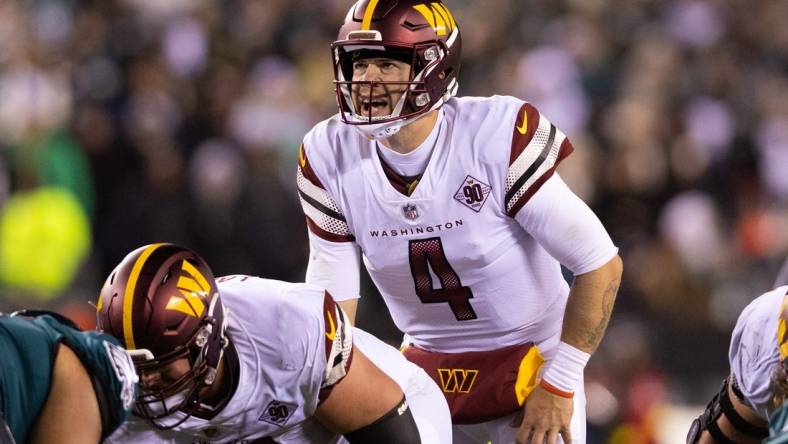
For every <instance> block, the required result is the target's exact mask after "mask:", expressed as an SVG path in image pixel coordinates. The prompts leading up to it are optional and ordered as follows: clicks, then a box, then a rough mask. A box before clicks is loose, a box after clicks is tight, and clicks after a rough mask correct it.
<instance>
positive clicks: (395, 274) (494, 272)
mask: <svg viewBox="0 0 788 444" xmlns="http://www.w3.org/2000/svg"><path fill="white" fill-rule="evenodd" d="M439 113H440V115H439V119H438V123H437V124H436V125H438V128H437V130H436V131H437V137H436V140H435V147H434V148H433V152H432V155H431V158H430V161H429V163H428V164H427V167H426V170H425V172H424V173H423V175H422V177H421V178H420V181H419V182H418V184H417V185H415V189H413V190H412V193H411V194H410V195H406V193H403V192H401V191H399V190H398V189H397V188H395V186H393V184H392V182H391V181H390V179H389V176H387V174H386V169H387V168H388V166H387V165H385V163H384V162H382V161H381V156H380V154H379V149H380V147H379V146H378V145H377V142H376V141H374V140H368V139H367V138H365V137H363V136H362V135H361V134H360V133H359V132H358V131H356V130H355V129H354V128H353V127H352V126H350V125H347V124H344V123H342V122H341V120H340V119H339V118H338V117H337V116H334V117H332V118H330V119H328V120H326V121H323V122H321V123H319V124H318V125H316V126H315V127H314V128H313V129H312V131H310V132H309V133H308V134H307V135H306V137H305V138H304V142H303V145H302V147H301V151H300V156H299V168H298V173H297V174H298V177H297V178H298V187H299V195H300V197H301V203H302V207H303V209H304V212H305V214H306V216H307V225H308V226H309V229H310V232H311V234H312V235H314V236H318V237H319V238H321V239H322V240H325V241H330V242H333V243H341V242H355V243H357V244H358V245H359V246H360V248H361V251H362V253H363V260H364V264H365V266H366V268H367V270H368V271H369V274H370V276H371V277H372V279H373V281H374V283H375V284H376V286H377V288H378V289H379V290H380V292H381V294H382V296H383V298H384V300H385V302H386V304H387V306H388V308H389V311H390V312H391V315H392V318H393V320H394V322H395V323H396V325H397V327H398V328H399V329H400V330H402V331H403V332H405V333H407V334H408V335H410V336H411V337H412V340H413V342H414V343H415V344H416V345H419V346H421V347H423V348H426V349H428V350H437V351H442V352H462V351H477V350H489V349H492V348H499V347H503V346H507V345H512V344H519V343H523V342H524V341H533V342H535V343H537V344H539V343H542V342H543V341H546V340H548V339H550V340H551V342H552V343H557V340H558V339H557V338H558V336H559V334H560V329H561V322H562V318H563V312H564V308H565V305H566V298H567V295H568V291H569V288H568V285H567V283H566V282H565V280H564V279H563V277H562V274H561V268H560V264H559V262H558V261H557V260H556V259H555V258H554V257H553V256H551V254H550V253H548V250H547V249H546V248H547V247H546V246H545V245H541V244H540V241H539V240H537V238H536V237H534V236H533V235H532V233H529V232H528V231H527V230H525V229H523V226H521V223H520V222H518V220H517V218H518V216H517V215H518V212H520V211H521V208H523V206H524V205H525V204H526V203H527V202H528V201H529V199H531V198H532V196H533V195H534V193H536V192H537V190H539V189H540V188H541V187H542V186H543V185H544V184H545V182H546V181H547V180H548V179H549V178H550V177H551V176H552V175H553V173H554V171H555V168H556V166H557V165H558V163H559V162H560V161H561V160H562V159H564V158H565V157H566V156H567V155H569V154H570V153H571V152H572V150H573V147H572V145H571V143H570V142H569V140H568V139H567V138H566V136H564V134H563V133H561V131H559V130H558V129H557V128H556V127H555V126H554V125H553V124H551V123H550V121H549V120H548V119H546V118H545V117H544V116H542V115H541V114H540V113H539V112H538V111H537V110H536V109H535V108H534V107H533V106H532V105H530V104H528V103H526V102H523V101H521V100H519V99H516V98H513V97H502V96H494V97H490V98H469V97H464V98H455V99H451V100H449V101H448V102H447V103H446V104H445V105H444V106H443V107H442V108H441V109H440V111H439ZM567 192H568V193H569V194H572V193H571V192H569V191H568V189H567ZM572 196H573V197H575V196H574V195H573V194H572ZM548 198H552V197H550V196H548ZM575 198H576V197H575ZM578 201H579V199H578ZM586 209H587V207H586ZM587 211H588V212H589V213H590V215H591V217H590V218H589V217H586V214H585V213H581V214H577V215H568V217H575V218H576V219H583V220H581V221H579V222H578V223H586V222H585V220H584V219H593V220H594V222H593V223H596V224H597V225H598V228H597V225H595V226H594V229H595V230H596V231H595V232H594V233H595V235H596V234H597V233H599V232H601V235H599V236H597V237H603V238H604V239H603V240H602V242H601V244H602V245H603V247H602V248H601V249H599V250H600V251H598V252H596V253H595V254H596V256H595V257H594V258H593V259H590V261H592V262H593V267H591V268H589V269H588V270H583V272H585V271H590V270H591V269H594V267H598V266H601V265H603V264H604V263H606V262H607V261H608V260H610V259H611V258H612V257H614V256H615V253H616V251H617V250H616V248H615V246H614V245H613V244H612V241H610V238H609V236H608V235H607V233H606V232H605V231H604V229H603V228H602V227H601V224H599V222H598V219H596V217H595V216H593V213H591V212H590V210H587ZM589 223H591V221H589ZM549 228H550V227H546V228H545V227H543V228H542V229H543V230H545V231H546V230H548V229H549ZM558 231H560V230H558ZM554 237H555V238H560V239H559V240H558V242H561V243H563V244H564V245H570V247H568V248H567V249H571V248H572V247H571V245H572V244H573V243H574V244H578V245H579V244H582V242H581V239H580V238H581V237H582V236H578V233H574V232H568V233H561V232H556V233H555V234H554ZM573 271H576V272H577V270H573ZM323 284H325V283H323V282H321V285H323ZM329 289H330V287H329ZM335 296H338V295H335Z"/></svg>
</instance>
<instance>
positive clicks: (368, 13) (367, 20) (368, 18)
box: [361, 0, 378, 31]
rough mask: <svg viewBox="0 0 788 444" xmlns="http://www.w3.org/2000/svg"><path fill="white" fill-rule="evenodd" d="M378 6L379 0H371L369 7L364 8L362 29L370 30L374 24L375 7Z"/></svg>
mask: <svg viewBox="0 0 788 444" xmlns="http://www.w3.org/2000/svg"><path fill="white" fill-rule="evenodd" d="M377 6H378V0H369V3H367V9H365V10H364V20H363V21H362V22H361V30H362V31H369V27H370V25H371V24H372V15H373V14H374V13H375V8H376V7H377Z"/></svg>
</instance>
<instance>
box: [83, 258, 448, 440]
mask: <svg viewBox="0 0 788 444" xmlns="http://www.w3.org/2000/svg"><path fill="white" fill-rule="evenodd" d="M97 310H98V325H99V328H101V329H103V330H104V331H106V332H108V333H110V334H112V335H113V336H115V337H116V338H118V339H119V340H120V341H122V342H123V344H124V345H125V347H126V349H127V350H128V352H129V354H130V355H131V356H132V358H133V359H134V364H135V366H136V367H137V370H138V371H139V373H140V396H139V398H138V400H137V403H136V407H135V410H134V413H135V416H132V417H131V418H130V419H129V420H128V421H127V422H126V423H125V424H124V425H123V426H122V427H121V428H120V429H119V430H118V431H117V432H116V433H115V434H113V435H112V436H111V437H110V438H109V442H129V443H147V442H157V443H159V442H170V443H187V442H188V443H191V442H224V443H226V442H233V443H235V442H239V443H240V442H276V443H333V442H346V441H343V438H342V437H341V436H340V434H343V435H344V439H346V440H347V441H349V442H350V443H369V442H375V443H403V444H404V443H419V442H424V443H433V442H434V443H445V444H449V443H451V427H450V424H451V422H450V417H449V410H448V407H447V405H446V401H445V400H444V399H443V397H442V396H441V394H440V391H439V389H438V388H437V387H436V386H435V384H434V383H433V381H432V380H431V379H430V378H429V377H428V376H427V375H426V374H424V372H423V371H422V370H421V369H419V368H418V367H417V366H415V365H413V364H411V363H409V362H408V361H406V360H405V359H404V358H403V357H402V356H401V354H400V353H399V352H398V351H397V350H396V349H394V348H393V347H390V346H388V345H386V344H384V343H382V342H380V341H379V340H377V339H375V338H374V337H372V336H371V335H369V334H367V333H365V332H363V331H361V330H358V329H354V328H353V327H352V326H351V325H350V323H348V322H346V321H345V316H346V315H345V314H344V313H343V312H342V309H341V308H340V307H339V306H337V305H336V304H335V303H334V301H333V299H332V298H331V296H330V295H329V294H328V293H327V292H326V291H325V290H322V289H319V288H317V287H314V286H312V285H308V284H291V283H286V282H281V281H273V280H267V279H261V278H256V277H251V276H225V277H221V278H219V279H217V280H214V277H213V273H212V272H211V269H210V268H209V267H208V265H207V264H206V263H205V261H204V260H203V259H202V258H200V257H199V256H198V255H197V254H196V253H194V252H193V251H191V250H188V249H186V248H183V247H179V246H177V245H173V244H152V245H149V246H145V247H142V248H139V249H137V250H135V251H133V252H131V253H130V254H129V255H128V256H126V258H124V259H123V261H122V262H121V263H120V264H119V265H118V266H117V267H116V268H115V270H114V271H113V272H112V273H111V274H110V276H109V278H108V279H107V281H106V283H105V284H104V287H103V288H102V291H101V294H100V296H99V301H98V304H97Z"/></svg>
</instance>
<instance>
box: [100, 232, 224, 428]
mask: <svg viewBox="0 0 788 444" xmlns="http://www.w3.org/2000/svg"><path fill="white" fill-rule="evenodd" d="M96 309H97V312H98V314H97V317H98V320H97V326H98V329H99V330H101V331H104V332H106V333H109V334H111V335H113V336H115V337H116V338H117V339H118V340H119V341H120V342H121V343H123V345H124V346H125V348H126V349H127V350H128V352H129V354H130V355H131V357H132V359H133V360H134V366H135V367H136V368H137V371H138V372H139V373H140V376H141V378H140V394H139V397H138V398H137V402H136V405H135V413H136V414H137V415H139V416H142V417H144V418H147V419H148V420H150V421H151V422H152V423H153V425H154V426H156V427H158V428H172V427H175V426H177V425H178V424H180V423H182V422H183V421H185V420H186V419H187V418H188V417H189V416H190V415H191V414H192V413H193V412H194V411H195V410H196V409H197V407H199V404H200V403H199V392H200V389H201V388H203V387H206V386H208V385H210V384H212V383H213V381H214V379H215V378H216V368H217V366H218V364H219V361H220V360H221V357H222V354H223V351H224V348H225V346H226V345H227V343H228V342H227V337H226V333H225V331H226V327H227V325H226V317H225V312H224V308H223V307H222V302H221V300H220V298H219V293H218V290H217V287H216V282H215V280H214V277H213V273H212V272H211V269H210V268H209V267H208V265H207V264H206V263H205V261H204V260H203V259H202V258H201V257H200V256H199V255H197V254H196V253H194V252H193V251H191V250H189V249H187V248H184V247H180V246H178V245H173V244H152V245H147V246H144V247H141V248H138V249H136V250H134V251H132V252H131V253H129V254H128V256H126V257H125V258H124V259H123V261H121V263H120V264H119V265H118V266H117V267H116V268H115V270H114V271H112V273H111V274H110V275H109V277H108V278H107V281H106V282H105V283H104V287H103V288H102V289H101V293H100V295H99V300H98V303H97V305H96ZM180 358H188V359H189V364H190V370H189V371H188V372H187V373H186V374H185V375H183V376H182V377H180V378H178V379H177V380H176V381H166V384H163V383H162V382H161V381H158V383H155V384H148V383H147V382H146V381H145V378H144V377H143V376H144V375H145V373H146V372H153V371H155V370H160V369H162V368H163V367H164V366H166V365H168V364H170V363H172V362H173V361H175V360H176V359H180ZM176 411H182V412H184V413H185V417H183V418H181V419H180V420H178V421H176V422H174V423H173V421H168V422H167V424H164V422H163V421H161V420H162V418H165V417H167V416H169V415H172V414H173V413H175V412H176Z"/></svg>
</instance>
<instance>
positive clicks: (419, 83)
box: [331, 0, 461, 138]
mask: <svg viewBox="0 0 788 444" xmlns="http://www.w3.org/2000/svg"><path fill="white" fill-rule="evenodd" d="M428 5H429V6H428ZM430 8H432V9H430ZM460 50H461V39H460V34H459V29H458V28H457V27H456V24H455V23H454V19H453V17H452V16H451V13H450V12H449V10H448V8H446V7H445V6H444V5H443V4H442V3H440V2H431V3H423V2H419V1H414V0H381V1H379V2H374V1H369V0H361V1H359V2H357V3H356V4H355V5H353V6H352V7H351V9H350V11H349V12H348V15H347V17H346V18H345V23H344V25H343V26H342V28H341V29H340V31H339V37H338V39H337V41H335V42H334V43H333V44H332V45H331V51H332V61H333V66H334V89H335V92H336V97H337V103H338V105H339V114H340V116H341V118H342V121H343V122H345V123H347V124H350V125H354V126H355V127H356V128H357V129H359V130H360V131H361V132H362V133H364V134H365V135H367V136H369V137H373V138H385V137H390V136H392V135H393V134H396V132H397V131H398V130H399V129H400V128H401V127H402V126H403V125H406V124H408V123H411V122H413V121H415V120H417V119H419V118H420V117H423V116H424V115H426V114H427V113H429V112H430V111H432V110H435V109H438V108H440V106H442V105H443V103H444V102H445V101H446V100H448V99H450V98H451V97H453V96H454V95H455V94H456V93H457V88H458V83H457V74H458V73H459V67H460ZM365 52H366V53H375V54H377V55H379V57H381V58H391V59H395V60H401V61H403V62H405V63H408V64H409V65H410V67H411V70H410V75H409V77H408V79H406V80H398V81H386V80H381V81H368V80H355V79H353V69H352V65H353V61H354V60H355V58H356V57H358V54H359V53H365ZM362 57H363V56H362ZM362 89H363V90H364V91H365V93H364V94H363V95H361V96H359V91H361V90H362ZM380 91H385V92H386V93H387V94H391V92H395V93H398V94H401V95H400V97H399V99H398V100H397V101H396V103H390V109H391V111H392V112H391V113H390V114H388V115H384V116H374V115H373V114H372V107H371V106H370V107H369V109H368V110H367V111H366V112H365V111H364V110H363V109H358V108H359V106H358V103H361V101H362V100H368V101H370V102H371V101H372V99H373V94H380ZM367 94H368V96H367V97H364V95H367Z"/></svg>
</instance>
